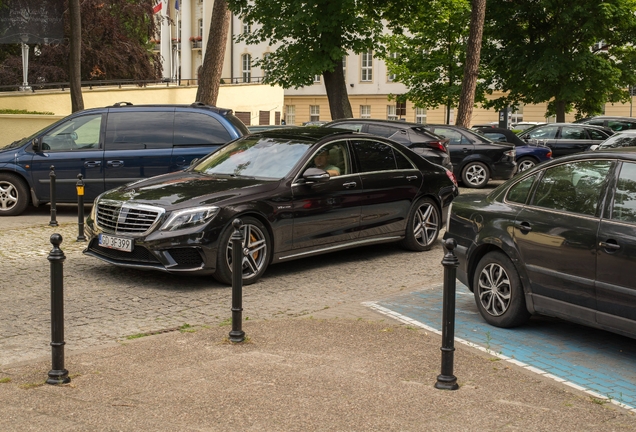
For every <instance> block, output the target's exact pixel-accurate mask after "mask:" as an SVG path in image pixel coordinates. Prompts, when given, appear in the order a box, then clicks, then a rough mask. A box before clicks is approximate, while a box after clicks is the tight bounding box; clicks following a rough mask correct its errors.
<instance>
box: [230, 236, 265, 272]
mask: <svg viewBox="0 0 636 432" xmlns="http://www.w3.org/2000/svg"><path fill="white" fill-rule="evenodd" d="M241 234H242V235H243V279H250V278H253V277H254V276H256V275H258V274H259V273H260V271H261V270H262V269H263V267H264V266H265V264H266V263H267V259H268V258H267V252H268V251H267V248H268V245H267V237H265V234H264V233H263V231H261V230H260V228H259V227H257V226H256V225H252V224H245V225H243V226H242V227H241ZM226 260H227V265H228V267H229V269H230V273H231V272H232V240H231V239H230V241H229V242H228V245H227V254H226Z"/></svg>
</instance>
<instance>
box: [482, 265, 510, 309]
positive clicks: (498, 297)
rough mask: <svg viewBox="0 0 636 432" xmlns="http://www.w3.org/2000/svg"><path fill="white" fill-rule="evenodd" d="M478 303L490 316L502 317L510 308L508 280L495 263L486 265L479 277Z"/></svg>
mask: <svg viewBox="0 0 636 432" xmlns="http://www.w3.org/2000/svg"><path fill="white" fill-rule="evenodd" d="M477 290H478V291H477V294H478V295H479V302H480V303H481V306H482V307H483V308H484V310H485V311H486V312H488V313H489V314H490V315H492V316H500V315H503V314H504V313H505V312H506V311H507V310H508V306H510V278H509V277H508V273H506V270H505V269H504V268H503V267H502V266H501V265H499V264H497V263H491V264H488V265H487V266H486V267H484V269H483V270H482V271H481V274H480V275H479V286H478V287H477Z"/></svg>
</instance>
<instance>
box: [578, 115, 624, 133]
mask: <svg viewBox="0 0 636 432" xmlns="http://www.w3.org/2000/svg"><path fill="white" fill-rule="evenodd" d="M574 123H580V124H589V125H594V126H604V127H608V128H610V129H612V130H613V131H616V132H619V131H624V130H630V129H636V118H633V117H620V116H596V117H588V118H584V119H581V120H577V121H575V122H574Z"/></svg>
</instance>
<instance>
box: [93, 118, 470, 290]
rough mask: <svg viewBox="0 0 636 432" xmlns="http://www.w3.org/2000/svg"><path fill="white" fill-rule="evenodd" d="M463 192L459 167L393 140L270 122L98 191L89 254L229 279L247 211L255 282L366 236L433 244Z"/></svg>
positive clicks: (408, 244)
mask: <svg viewBox="0 0 636 432" xmlns="http://www.w3.org/2000/svg"><path fill="white" fill-rule="evenodd" d="M327 155H328V157H329V159H328V160H327V161H325V159H323V158H326V156H327ZM325 162H327V163H325ZM334 170H335V171H338V172H339V175H332V176H330V174H329V173H328V172H327V171H334ZM457 193H458V189H457V183H456V182H455V179H454V177H453V174H452V173H451V172H450V171H448V170H446V169H445V168H443V167H441V166H439V165H435V164H432V163H430V162H428V161H426V160H425V159H423V158H421V157H419V156H418V155H417V154H416V153H414V152H412V151H411V150H409V149H408V148H406V147H404V146H402V145H400V144H397V143H395V142H393V141H390V140H386V139H383V138H379V137H375V136H372V135H361V134H354V133H351V131H347V130H340V129H332V128H306V127H299V128H289V129H277V130H270V131H265V132H261V133H257V134H251V135H247V136H245V137H242V138H239V139H238V140H235V141H233V142H231V143H229V144H227V145H226V146H224V147H222V148H220V149H219V150H217V151H216V152H214V153H212V154H210V155H208V156H207V157H206V158H204V159H202V160H201V161H199V162H198V163H196V164H195V165H193V166H192V167H190V168H188V169H187V170H185V171H184V172H179V173H172V174H165V175H162V176H157V177H153V178H150V179H146V180H141V181H138V182H135V183H131V184H128V185H126V186H121V187H119V188H117V189H114V190H111V191H107V192H105V193H103V194H101V195H100V196H99V197H97V199H96V200H95V204H94V206H93V210H92V212H91V214H90V216H89V217H88V218H87V221H86V234H87V238H88V241H89V245H88V248H87V249H86V250H85V251H84V253H85V254H87V255H90V256H93V257H96V258H99V259H101V260H103V261H106V262H109V263H111V264H115V265H118V266H122V267H131V268H137V269H152V270H161V271H166V272H170V273H177V274H213V275H214V277H215V278H216V279H217V280H219V281H220V282H222V283H226V284H230V283H231V265H232V258H231V244H230V236H231V235H232V232H233V231H234V228H233V227H232V221H233V220H234V219H235V218H240V219H241V220H242V222H243V227H242V228H241V231H242V233H243V235H244V238H245V240H244V258H243V263H242V264H243V280H244V283H246V284H249V283H253V282H255V281H256V280H258V278H259V277H261V275H262V274H263V273H264V272H265V269H266V268H267V266H268V265H269V264H270V263H276V262H281V261H289V260H291V259H296V258H302V257H308V256H312V255H316V254H321V253H326V252H330V251H335V250H342V249H347V248H352V247H357V246H361V245H366V244H375V243H386V242H396V241H399V242H401V244H402V245H403V246H404V247H405V248H407V249H409V250H414V251H425V250H428V249H430V248H431V246H432V245H433V244H434V243H435V241H436V239H437V236H438V234H439V231H440V228H441V227H442V224H443V222H444V221H445V218H446V214H447V208H448V206H449V205H450V203H451V201H452V199H453V197H455V196H456V195H457Z"/></svg>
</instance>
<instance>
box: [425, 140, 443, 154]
mask: <svg viewBox="0 0 636 432" xmlns="http://www.w3.org/2000/svg"><path fill="white" fill-rule="evenodd" d="M426 145H427V146H429V147H430V148H433V149H435V150H439V151H443V152H444V153H448V151H447V150H446V146H445V145H444V142H443V141H430V142H427V143H426Z"/></svg>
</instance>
